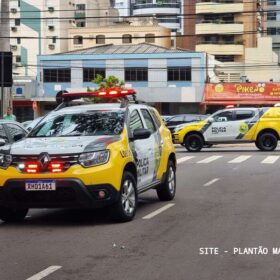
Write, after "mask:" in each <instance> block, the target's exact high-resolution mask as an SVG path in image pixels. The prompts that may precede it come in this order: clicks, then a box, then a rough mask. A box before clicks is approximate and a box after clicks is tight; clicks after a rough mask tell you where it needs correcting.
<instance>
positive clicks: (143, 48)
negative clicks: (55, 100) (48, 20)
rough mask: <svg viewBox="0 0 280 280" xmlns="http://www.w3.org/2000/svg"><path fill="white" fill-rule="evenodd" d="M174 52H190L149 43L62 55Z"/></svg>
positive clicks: (112, 46) (113, 46)
mask: <svg viewBox="0 0 280 280" xmlns="http://www.w3.org/2000/svg"><path fill="white" fill-rule="evenodd" d="M174 52H175V53H182V52H188V51H187V50H181V49H168V48H164V47H160V46H157V45H153V44H149V43H140V44H137V45H131V44H130V45H114V44H108V45H102V46H96V47H91V48H87V49H80V50H75V51H70V52H64V53H60V54H133V53H138V54H143V53H174ZM54 55H55V54H54Z"/></svg>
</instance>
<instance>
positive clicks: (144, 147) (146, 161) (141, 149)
mask: <svg viewBox="0 0 280 280" xmlns="http://www.w3.org/2000/svg"><path fill="white" fill-rule="evenodd" d="M138 128H146V125H144V120H143V117H142V116H141V114H140V112H139V111H138V110H137V109H132V110H131V111H129V118H128V129H129V135H130V138H131V140H130V148H131V151H132V153H133V156H134V159H135V162H136V165H137V187H138V189H141V188H145V187H146V186H147V185H149V184H150V183H151V182H152V174H153V162H151V161H150V158H151V157H150V151H149V149H150V147H151V146H152V145H151V139H150V138H151V137H149V138H148V139H141V140H133V139H132V136H133V132H134V130H135V129H138Z"/></svg>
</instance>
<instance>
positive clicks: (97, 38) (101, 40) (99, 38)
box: [96, 35, 105, 45]
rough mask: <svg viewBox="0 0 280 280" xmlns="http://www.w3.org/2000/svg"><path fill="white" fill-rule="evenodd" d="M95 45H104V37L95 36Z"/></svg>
mask: <svg viewBox="0 0 280 280" xmlns="http://www.w3.org/2000/svg"><path fill="white" fill-rule="evenodd" d="M96 44H97V45H99V44H105V35H97V36H96Z"/></svg>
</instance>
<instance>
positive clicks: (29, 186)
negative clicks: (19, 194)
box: [25, 180, 56, 191]
mask: <svg viewBox="0 0 280 280" xmlns="http://www.w3.org/2000/svg"><path fill="white" fill-rule="evenodd" d="M25 190H26V191H55V190H56V184H55V181H52V180H40V181H37V180H36V181H27V182H26V183H25Z"/></svg>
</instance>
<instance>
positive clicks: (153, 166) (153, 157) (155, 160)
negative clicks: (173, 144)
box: [141, 109, 163, 183]
mask: <svg viewBox="0 0 280 280" xmlns="http://www.w3.org/2000/svg"><path fill="white" fill-rule="evenodd" d="M141 114H142V116H143V119H144V123H145V128H147V129H149V130H150V131H151V136H150V138H149V147H148V152H149V162H150V172H151V174H150V175H149V181H150V183H155V182H156V179H157V173H158V170H159V167H160V164H161V156H162V148H163V139H162V137H161V135H160V132H159V127H158V125H157V124H156V123H155V121H154V118H153V116H152V115H151V113H150V111H149V110H148V109H141Z"/></svg>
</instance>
